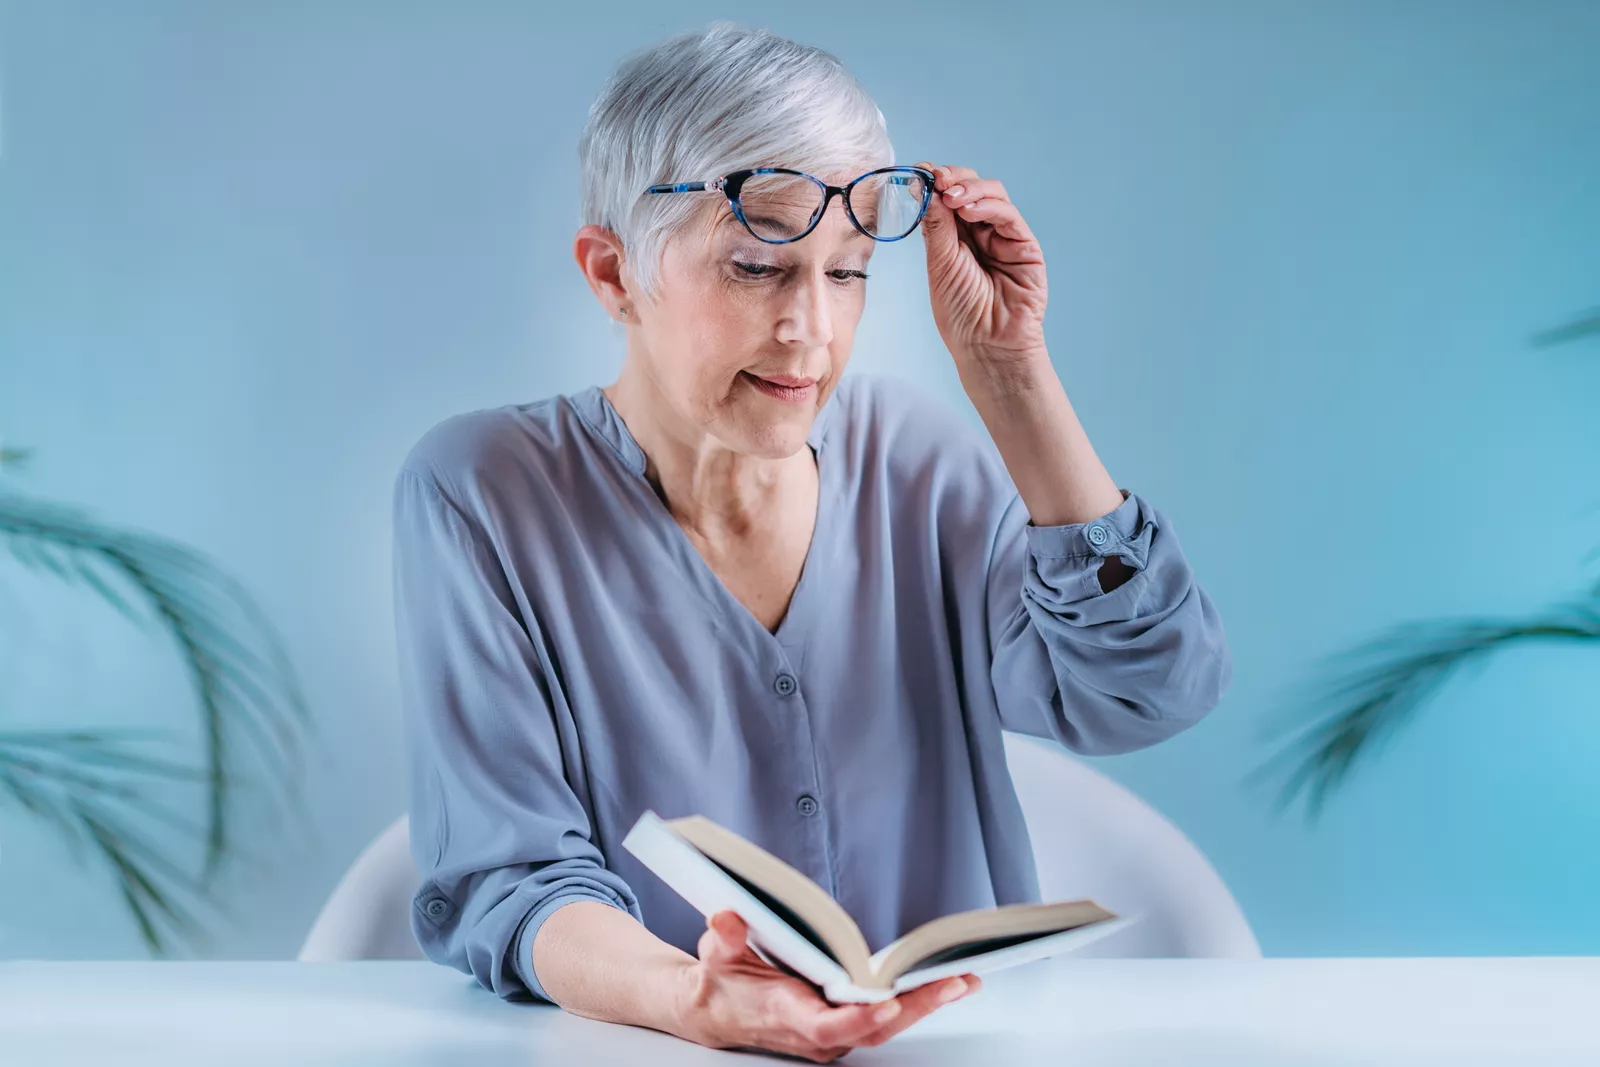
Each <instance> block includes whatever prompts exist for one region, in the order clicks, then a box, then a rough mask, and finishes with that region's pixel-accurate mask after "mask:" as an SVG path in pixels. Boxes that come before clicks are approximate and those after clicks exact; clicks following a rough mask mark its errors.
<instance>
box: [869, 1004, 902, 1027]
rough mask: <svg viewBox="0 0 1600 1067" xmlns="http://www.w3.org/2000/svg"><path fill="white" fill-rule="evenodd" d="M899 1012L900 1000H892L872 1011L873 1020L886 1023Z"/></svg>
mask: <svg viewBox="0 0 1600 1067" xmlns="http://www.w3.org/2000/svg"><path fill="white" fill-rule="evenodd" d="M899 1014H900V1002H899V1001H898V1000H891V1001H889V1003H887V1004H885V1005H884V1006H883V1007H881V1008H879V1009H878V1010H877V1011H875V1012H873V1013H872V1021H873V1022H875V1023H886V1022H888V1021H889V1020H890V1019H893V1018H894V1017H895V1016H896V1015H899Z"/></svg>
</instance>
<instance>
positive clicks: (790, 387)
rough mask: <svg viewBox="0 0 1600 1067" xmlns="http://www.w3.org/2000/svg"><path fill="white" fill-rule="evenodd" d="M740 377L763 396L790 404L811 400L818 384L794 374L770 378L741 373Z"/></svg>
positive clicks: (812, 379) (811, 379)
mask: <svg viewBox="0 0 1600 1067" xmlns="http://www.w3.org/2000/svg"><path fill="white" fill-rule="evenodd" d="M739 376H740V377H741V378H743V379H745V380H746V381H747V382H749V383H750V385H751V386H752V387H753V388H755V389H757V390H759V391H760V392H762V393H763V394H765V395H767V396H770V397H772V398H774V399H776V400H787V401H789V402H790V403H798V402H802V401H806V400H809V399H811V394H812V391H813V388H814V387H815V386H816V384H817V380H816V379H815V378H801V377H798V376H796V375H793V374H774V375H771V376H770V377H768V376H765V375H757V374H751V373H750V372H749V371H740V372H739Z"/></svg>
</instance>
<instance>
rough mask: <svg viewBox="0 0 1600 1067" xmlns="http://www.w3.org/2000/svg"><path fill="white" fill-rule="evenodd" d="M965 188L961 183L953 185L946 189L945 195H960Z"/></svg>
mask: <svg viewBox="0 0 1600 1067" xmlns="http://www.w3.org/2000/svg"><path fill="white" fill-rule="evenodd" d="M964 191H965V190H964V189H963V188H962V187H961V186H959V185H952V186H951V187H950V188H948V189H946V190H945V191H944V195H945V196H960V195H961V194H962V192H964Z"/></svg>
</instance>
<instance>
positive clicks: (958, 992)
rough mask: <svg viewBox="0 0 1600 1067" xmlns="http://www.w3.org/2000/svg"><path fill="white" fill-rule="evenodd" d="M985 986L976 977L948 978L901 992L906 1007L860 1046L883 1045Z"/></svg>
mask: <svg viewBox="0 0 1600 1067" xmlns="http://www.w3.org/2000/svg"><path fill="white" fill-rule="evenodd" d="M982 986H983V982H982V980H981V979H979V977H978V976H977V975H975V974H968V975H961V976H959V977H956V978H946V979H945V980H944V981H942V982H930V983H928V984H927V985H925V986H921V987H919V988H917V989H913V990H911V991H910V992H907V993H902V994H900V996H899V997H897V998H896V999H897V1000H898V1001H899V1002H900V1003H901V1004H902V1005H903V1009H902V1010H901V1012H900V1014H899V1015H898V1016H897V1017H895V1019H894V1020H893V1021H891V1022H889V1023H888V1024H887V1025H885V1026H882V1027H880V1028H879V1029H878V1030H876V1031H874V1032H873V1033H871V1034H868V1035H867V1036H866V1037H864V1038H862V1039H861V1040H860V1041H858V1042H857V1044H858V1045H860V1046H863V1047H871V1046H873V1045H881V1044H883V1043H884V1042H885V1041H887V1040H889V1039H890V1038H891V1037H893V1036H894V1035H896V1034H898V1033H899V1032H900V1031H902V1030H904V1029H906V1028H907V1027H909V1026H911V1025H912V1024H913V1023H916V1022H919V1021H921V1020H922V1019H925V1018H926V1017H927V1016H929V1015H931V1014H932V1013H933V1012H934V1011H935V1010H936V1009H938V1008H941V1007H943V1006H944V1005H946V1004H950V1003H953V1002H955V1001H956V1000H959V999H961V998H962V997H966V996H971V995H972V994H973V993H976V992H977V991H978V990H979V989H980V988H982Z"/></svg>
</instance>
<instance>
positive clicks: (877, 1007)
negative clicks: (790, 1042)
mask: <svg viewBox="0 0 1600 1067" xmlns="http://www.w3.org/2000/svg"><path fill="white" fill-rule="evenodd" d="M793 990H794V995H793V996H792V997H789V998H786V999H787V1003H786V1004H785V1008H786V1011H787V1020H786V1021H787V1023H788V1025H789V1026H790V1028H791V1029H793V1031H794V1032H795V1033H796V1034H797V1035H799V1036H800V1037H801V1038H803V1039H804V1040H806V1041H808V1042H810V1043H811V1044H812V1045H813V1046H815V1047H816V1048H819V1049H826V1048H838V1047H844V1048H850V1047H854V1046H855V1045H856V1044H857V1043H858V1042H859V1041H860V1039H861V1038H863V1037H865V1036H866V1035H868V1034H870V1033H872V1032H873V1031H874V1030H877V1029H878V1028H879V1027H881V1026H882V1025H883V1024H884V1022H887V1021H888V1019H889V1018H892V1017H893V1016H894V1015H897V1014H899V1012H900V1011H901V1010H902V1009H900V1008H899V1007H898V1006H895V1007H894V1008H893V1011H892V1013H891V1012H887V1011H885V1009H886V1007H888V1006H890V1005H894V1004H895V1002H894V1001H886V1002H884V1003H883V1004H841V1005H838V1006H837V1007H836V1006H834V1005H832V1004H829V1003H828V1002H827V1001H826V1000H823V999H822V997H820V996H818V995H817V993H816V992H814V991H813V990H811V989H809V988H806V987H802V986H800V985H799V984H798V983H796V984H795V986H794V987H793ZM880 1013H881V1014H880Z"/></svg>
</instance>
